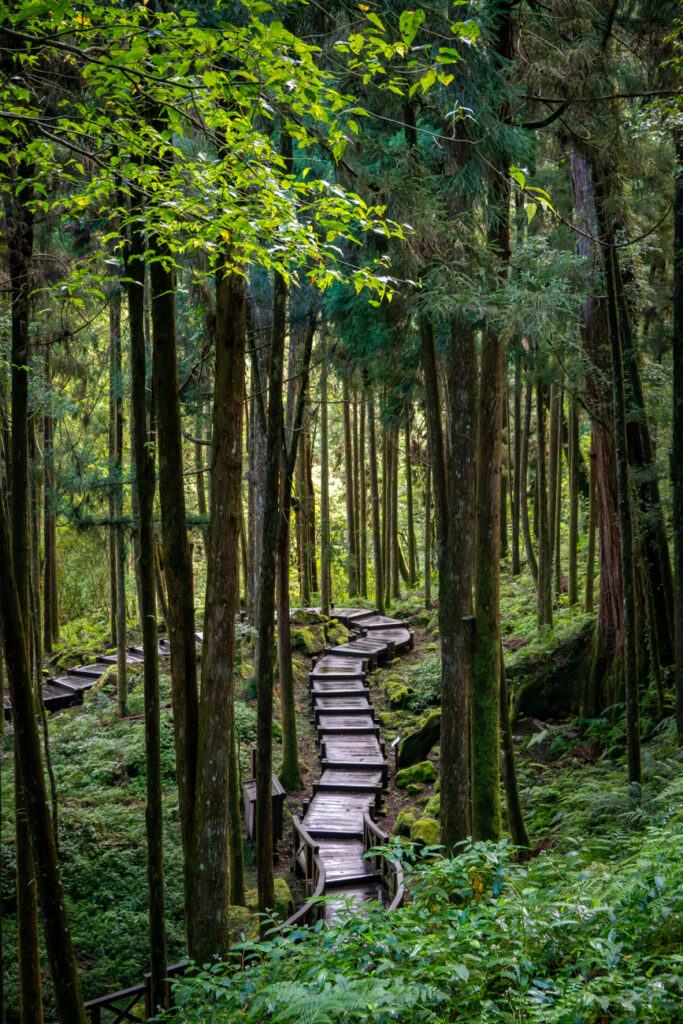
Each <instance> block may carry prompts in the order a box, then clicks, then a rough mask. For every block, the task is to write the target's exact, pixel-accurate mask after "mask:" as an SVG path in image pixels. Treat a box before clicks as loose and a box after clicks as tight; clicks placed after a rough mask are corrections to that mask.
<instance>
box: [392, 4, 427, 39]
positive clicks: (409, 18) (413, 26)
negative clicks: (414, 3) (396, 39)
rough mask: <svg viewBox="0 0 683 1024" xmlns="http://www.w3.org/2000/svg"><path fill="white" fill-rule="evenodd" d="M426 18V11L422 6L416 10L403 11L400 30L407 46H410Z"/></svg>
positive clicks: (399, 25)
mask: <svg viewBox="0 0 683 1024" xmlns="http://www.w3.org/2000/svg"><path fill="white" fill-rule="evenodd" d="M424 20H425V12H424V11H423V10H422V8H420V7H418V9H417V10H416V11H404V12H403V13H402V15H401V17H400V18H399V19H398V30H399V32H400V33H401V39H402V40H403V42H404V43H405V45H406V46H410V44H411V43H412V41H413V39H414V38H415V36H416V35H417V33H418V31H419V28H420V25H421V24H422V22H423V21H424Z"/></svg>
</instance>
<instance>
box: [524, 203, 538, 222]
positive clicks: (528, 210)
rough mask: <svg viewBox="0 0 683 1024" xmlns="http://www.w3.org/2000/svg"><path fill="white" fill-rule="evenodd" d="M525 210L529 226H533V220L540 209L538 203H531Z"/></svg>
mask: <svg viewBox="0 0 683 1024" xmlns="http://www.w3.org/2000/svg"><path fill="white" fill-rule="evenodd" d="M525 209H526V221H527V224H531V222H532V220H533V219H534V214H535V213H536V210H537V209H538V204H537V203H529V204H528V205H527V206H526V207H525Z"/></svg>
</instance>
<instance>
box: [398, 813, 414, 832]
mask: <svg viewBox="0 0 683 1024" xmlns="http://www.w3.org/2000/svg"><path fill="white" fill-rule="evenodd" d="M414 824H415V815H414V814H413V812H412V811H407V810H403V811H399V812H398V818H397V819H396V824H395V825H394V835H397V836H406V837H407V836H409V835H410V830H411V828H412V827H413V825H414Z"/></svg>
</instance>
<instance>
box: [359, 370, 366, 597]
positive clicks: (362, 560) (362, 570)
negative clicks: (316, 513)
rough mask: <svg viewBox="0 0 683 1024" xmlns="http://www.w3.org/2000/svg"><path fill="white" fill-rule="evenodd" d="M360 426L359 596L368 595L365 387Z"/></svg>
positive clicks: (362, 395)
mask: <svg viewBox="0 0 683 1024" xmlns="http://www.w3.org/2000/svg"><path fill="white" fill-rule="evenodd" d="M361 398H362V400H361V403H360V426H359V429H358V452H359V459H358V487H359V491H358V514H359V519H360V532H359V535H358V552H359V555H358V568H359V580H358V589H359V590H360V596H361V597H367V596H368V488H367V480H366V476H365V431H366V419H367V417H366V400H365V389H362V390H361Z"/></svg>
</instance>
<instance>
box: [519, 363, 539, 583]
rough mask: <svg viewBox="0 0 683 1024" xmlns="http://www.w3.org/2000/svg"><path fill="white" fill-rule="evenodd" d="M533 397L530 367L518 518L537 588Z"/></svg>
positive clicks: (536, 491) (525, 399) (525, 400)
mask: <svg viewBox="0 0 683 1024" xmlns="http://www.w3.org/2000/svg"><path fill="white" fill-rule="evenodd" d="M532 398H533V385H532V383H531V369H529V371H528V372H527V380H526V389H525V395H524V430H523V433H522V455H521V466H520V478H521V479H520V518H521V521H522V534H523V537H524V550H525V552H526V561H527V565H528V566H529V572H530V573H531V578H532V580H533V581H534V584H535V585H536V588H537V589H538V561H537V560H536V552H535V550H534V541H533V537H532V536H531V524H530V523H529V498H528V487H529V436H530V434H531V404H532ZM537 493H538V481H536V488H535V494H537Z"/></svg>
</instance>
